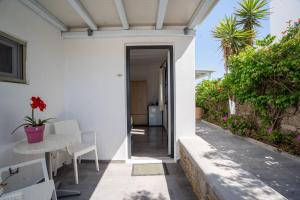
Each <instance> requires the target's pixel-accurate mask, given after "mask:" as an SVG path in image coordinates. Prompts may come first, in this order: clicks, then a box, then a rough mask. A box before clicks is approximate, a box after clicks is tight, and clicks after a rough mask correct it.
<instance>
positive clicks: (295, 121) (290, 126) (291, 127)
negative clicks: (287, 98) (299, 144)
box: [281, 104, 300, 134]
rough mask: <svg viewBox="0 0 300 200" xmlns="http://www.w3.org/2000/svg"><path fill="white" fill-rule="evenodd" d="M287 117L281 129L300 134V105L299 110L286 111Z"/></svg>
mask: <svg viewBox="0 0 300 200" xmlns="http://www.w3.org/2000/svg"><path fill="white" fill-rule="evenodd" d="M285 115H286V116H285V117H284V118H283V119H282V121H281V129H282V130H283V131H289V132H297V133H299V134H300V104H299V106H298V109H297V108H289V109H286V113H285Z"/></svg>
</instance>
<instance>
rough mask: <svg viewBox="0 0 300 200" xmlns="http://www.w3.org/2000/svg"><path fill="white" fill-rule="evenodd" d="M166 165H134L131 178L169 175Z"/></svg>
mask: <svg viewBox="0 0 300 200" xmlns="http://www.w3.org/2000/svg"><path fill="white" fill-rule="evenodd" d="M168 174H169V172H168V169H167V165H166V163H149V164H133V165H132V172H131V176H156V175H168Z"/></svg>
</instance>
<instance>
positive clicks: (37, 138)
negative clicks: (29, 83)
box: [12, 97, 52, 143]
mask: <svg viewBox="0 0 300 200" xmlns="http://www.w3.org/2000/svg"><path fill="white" fill-rule="evenodd" d="M31 101H32V102H31V104H30V106H31V110H32V112H31V116H26V117H25V118H24V120H25V121H26V123H24V124H21V125H20V126H18V127H17V128H16V129H15V130H14V131H13V132H12V133H15V132H16V131H17V129H19V128H20V127H23V126H24V130H25V133H26V136H27V141H28V143H37V142H41V141H43V138H44V130H45V123H47V122H48V121H49V120H50V119H52V118H48V119H44V120H41V119H38V120H37V119H35V117H34V111H35V109H39V110H40V111H41V112H43V111H44V110H45V109H46V104H45V102H44V101H43V100H42V99H41V98H40V97H31Z"/></svg>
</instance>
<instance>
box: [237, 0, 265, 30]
mask: <svg viewBox="0 0 300 200" xmlns="http://www.w3.org/2000/svg"><path fill="white" fill-rule="evenodd" d="M267 5H268V1H267V0H242V1H241V2H240V3H239V9H237V10H236V12H235V15H236V16H237V17H238V24H239V25H243V28H244V29H246V30H253V29H254V28H255V27H260V26H261V22H260V21H261V20H263V19H267V16H268V15H269V14H270V12H269V9H268V8H267Z"/></svg>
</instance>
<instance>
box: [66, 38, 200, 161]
mask: <svg viewBox="0 0 300 200" xmlns="http://www.w3.org/2000/svg"><path fill="white" fill-rule="evenodd" d="M192 38H193V37H144V38H143V37H136V38H133V37H128V38H98V39H66V40H64V46H65V55H66V80H65V84H66V86H65V97H66V98H65V107H66V113H67V116H68V118H75V119H78V120H79V122H80V125H81V128H82V129H84V130H95V131H96V132H97V142H98V151H99V156H100V159H103V160H110V159H113V160H125V159H126V158H127V155H128V154H127V122H126V120H127V117H126V73H125V63H126V60H125V46H126V45H145V44H146V45H147V44H150V45H155V44H156V45H162V44H172V45H174V52H175V58H174V59H175V68H176V70H175V98H176V99H175V102H176V110H175V113H176V116H175V118H176V130H175V131H176V133H175V134H176V138H178V137H179V136H189V135H193V134H194V132H195V120H194V115H195V114H194V105H195V104H194V76H195V75H194V67H193V66H195V65H194V61H195V57H194V40H192ZM145 42H146V43H145ZM187 47H189V48H188V49H187ZM120 74H121V76H120Z"/></svg>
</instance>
